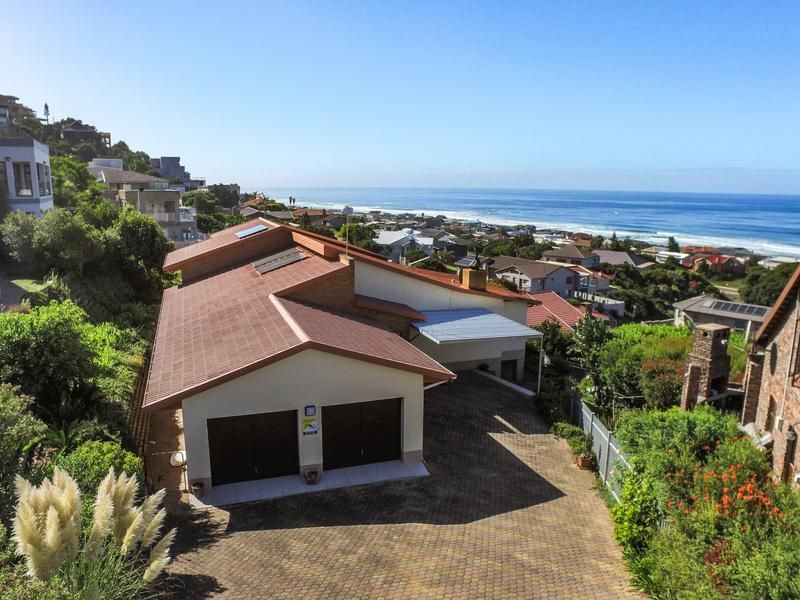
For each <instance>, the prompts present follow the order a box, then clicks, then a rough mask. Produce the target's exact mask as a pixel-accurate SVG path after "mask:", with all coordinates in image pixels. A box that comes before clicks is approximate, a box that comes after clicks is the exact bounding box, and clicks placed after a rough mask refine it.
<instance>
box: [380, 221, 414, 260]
mask: <svg viewBox="0 0 800 600" xmlns="http://www.w3.org/2000/svg"><path fill="white" fill-rule="evenodd" d="M377 234H378V236H377V237H376V238H375V243H376V244H379V245H381V246H386V252H385V256H386V257H387V258H388V259H389V260H391V261H392V262H396V263H402V262H405V258H406V254H408V253H409V251H410V250H413V249H415V248H416V247H417V246H416V242H415V240H414V236H412V235H411V232H410V230H408V229H405V230H401V231H388V230H386V229H381V230H379V231H377Z"/></svg>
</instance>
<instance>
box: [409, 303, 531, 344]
mask: <svg viewBox="0 0 800 600" xmlns="http://www.w3.org/2000/svg"><path fill="white" fill-rule="evenodd" d="M422 314H424V315H425V316H426V317H427V320H425V321H414V322H413V323H412V325H413V326H414V327H415V328H416V329H417V330H418V331H419V332H420V333H421V334H422V335H424V336H425V337H427V338H429V339H431V340H433V341H434V342H436V343H437V344H449V343H454V342H469V341H490V340H507V339H513V338H538V337H541V335H542V334H541V333H539V332H538V331H536V330H535V329H532V328H530V327H528V326H527V325H522V324H521V323H517V322H516V321H512V320H511V319H509V318H508V317H504V316H503V315H498V314H497V313H494V312H492V311H490V310H486V309H485V308H472V309H460V310H432V311H423V313H422Z"/></svg>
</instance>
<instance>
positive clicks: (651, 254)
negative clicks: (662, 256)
mask: <svg viewBox="0 0 800 600" xmlns="http://www.w3.org/2000/svg"><path fill="white" fill-rule="evenodd" d="M666 251H667V249H666V248H665V247H664V246H648V247H647V248H642V249H641V250H639V254H641V255H642V256H646V257H648V258H651V259H653V260H655V258H656V256H657V255H658V254H659V253H660V252H666Z"/></svg>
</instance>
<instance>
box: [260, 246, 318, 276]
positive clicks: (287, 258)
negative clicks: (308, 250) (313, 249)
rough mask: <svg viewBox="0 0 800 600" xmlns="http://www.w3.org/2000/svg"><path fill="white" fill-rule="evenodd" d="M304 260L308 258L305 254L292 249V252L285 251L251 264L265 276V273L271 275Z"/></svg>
mask: <svg viewBox="0 0 800 600" xmlns="http://www.w3.org/2000/svg"><path fill="white" fill-rule="evenodd" d="M304 258H308V256H307V255H306V254H305V253H303V252H301V251H300V250H299V249H297V248H292V249H291V250H284V251H282V252H277V253H275V254H271V255H270V256H267V257H264V258H261V259H259V260H257V261H255V262H253V263H251V264H252V265H253V268H254V269H255V270H256V271H258V272H259V273H260V274H261V275H264V274H265V273H269V272H270V271H274V270H275V269H280V268H281V267H285V266H286V265H290V264H292V263H296V262H298V261H300V260H303V259H304Z"/></svg>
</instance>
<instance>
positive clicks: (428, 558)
mask: <svg viewBox="0 0 800 600" xmlns="http://www.w3.org/2000/svg"><path fill="white" fill-rule="evenodd" d="M425 403H426V404H425V458H426V464H427V466H428V469H429V470H430V473H431V477H427V478H423V479H417V480H412V481H401V482H392V483H386V484H379V485H374V486H367V487H362V488H350V489H344V490H334V491H329V492H320V493H315V494H306V495H303V496H294V497H288V498H282V499H278V500H270V501H264V502H260V503H253V504H247V505H240V506H236V507H231V509H230V512H227V511H222V510H215V511H212V512H210V513H208V514H205V513H200V512H195V513H193V514H192V515H191V516H189V517H186V519H185V520H184V521H183V522H181V523H179V526H180V528H181V529H180V536H179V539H178V542H177V544H176V550H177V552H178V553H179V555H178V557H177V559H176V560H175V562H174V563H173V565H172V567H171V576H170V580H169V583H170V586H171V588H172V589H173V590H174V591H175V594H174V597H176V598H202V597H210V596H215V595H218V594H219V595H222V596H223V597H228V598H250V599H256V598H287V599H288V598H292V599H294V598H332V599H333V598H336V599H341V598H458V599H463V598H609V599H611V598H615V599H616V598H625V597H638V595H636V594H632V593H631V592H629V591H627V590H628V584H627V577H626V575H625V572H624V570H623V566H622V563H621V560H620V552H619V549H618V548H617V547H616V546H615V544H614V543H613V541H612V527H611V522H610V519H609V516H608V511H607V509H606V507H605V505H604V503H603V501H602V500H601V499H600V497H599V496H598V494H597V492H596V491H595V490H594V488H593V484H594V477H593V476H592V475H591V474H590V473H587V472H583V471H580V470H578V469H577V468H576V467H575V466H574V464H573V461H572V459H571V456H570V454H569V450H568V448H567V446H566V444H565V443H564V442H563V441H559V440H556V439H554V438H553V436H552V435H550V434H549V433H548V432H547V429H546V428H545V427H544V426H543V425H542V423H541V422H540V421H539V419H538V418H537V417H535V416H533V414H532V411H531V409H530V407H529V406H527V405H526V402H525V401H524V400H522V399H521V398H520V397H519V396H516V395H514V394H513V393H510V392H508V391H506V390H505V389H504V388H500V387H498V386H497V385H496V384H494V383H492V382H490V381H488V380H486V379H484V378H483V377H480V376H478V375H476V374H473V373H464V374H462V375H460V377H459V380H458V382H457V383H455V384H452V385H449V386H441V387H438V388H435V389H433V390H431V391H429V392H428V393H427V396H426V400H425Z"/></svg>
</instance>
